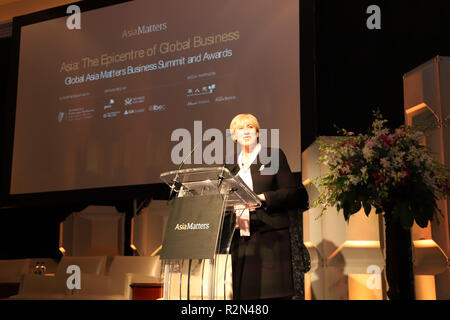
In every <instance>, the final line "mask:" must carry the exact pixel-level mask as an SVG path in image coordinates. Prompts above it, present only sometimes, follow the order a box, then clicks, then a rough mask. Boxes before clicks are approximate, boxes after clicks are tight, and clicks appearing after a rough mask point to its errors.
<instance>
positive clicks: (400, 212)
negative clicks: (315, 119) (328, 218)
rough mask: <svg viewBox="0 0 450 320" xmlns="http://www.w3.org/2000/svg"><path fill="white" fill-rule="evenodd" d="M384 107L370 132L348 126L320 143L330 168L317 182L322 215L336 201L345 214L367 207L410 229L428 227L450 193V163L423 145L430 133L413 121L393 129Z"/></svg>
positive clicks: (335, 203)
mask: <svg viewBox="0 0 450 320" xmlns="http://www.w3.org/2000/svg"><path fill="white" fill-rule="evenodd" d="M386 122H387V120H384V119H383V118H382V116H381V115H380V113H379V112H375V120H374V122H373V124H372V126H371V128H370V130H369V132H368V133H367V134H359V135H355V134H354V133H352V132H348V131H346V130H345V129H344V130H341V131H342V134H343V136H341V137H337V138H336V139H335V140H333V141H332V142H329V143H327V142H326V141H324V140H321V141H320V142H319V150H321V151H322V152H323V156H322V157H320V159H319V162H320V163H322V164H324V165H326V166H328V168H329V172H328V173H327V174H326V175H325V176H324V177H321V179H320V180H319V182H318V183H317V185H318V186H319V187H323V188H321V190H322V192H321V193H320V194H319V197H318V199H317V200H316V201H315V202H314V206H316V207H317V206H319V205H322V210H321V214H323V212H324V211H325V210H326V209H327V207H330V206H336V207H337V209H338V211H339V210H341V209H342V210H343V212H344V218H345V219H346V220H347V221H348V219H349V218H350V216H351V215H352V214H354V213H356V212H358V211H359V210H361V208H364V212H365V214H366V215H369V213H370V211H371V208H372V206H373V207H374V208H375V209H376V213H382V212H384V213H385V214H388V213H389V214H392V219H394V220H397V219H398V220H397V221H399V222H400V224H401V225H402V226H403V227H404V228H405V229H409V228H411V226H412V225H413V223H414V221H416V223H417V224H418V225H419V226H420V227H422V228H425V227H426V226H427V225H428V221H432V220H433V218H435V217H437V215H438V213H440V209H439V208H438V206H437V200H439V199H442V198H444V197H446V196H448V195H449V191H450V178H449V177H450V175H449V172H450V170H449V168H448V167H446V166H444V165H442V164H440V163H439V162H438V161H437V160H435V159H434V158H433V155H432V154H431V152H430V151H428V150H427V149H426V148H425V147H424V146H423V145H422V144H421V142H423V141H424V140H423V139H424V138H425V134H424V133H423V132H421V131H419V130H417V129H415V128H412V127H409V126H401V127H400V128H397V129H395V131H393V132H392V131H391V130H390V129H388V128H387V127H386Z"/></svg>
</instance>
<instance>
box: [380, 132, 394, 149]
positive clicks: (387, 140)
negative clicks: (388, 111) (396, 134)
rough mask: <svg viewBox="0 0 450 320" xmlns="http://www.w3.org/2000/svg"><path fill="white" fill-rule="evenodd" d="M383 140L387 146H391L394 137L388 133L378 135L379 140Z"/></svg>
mask: <svg viewBox="0 0 450 320" xmlns="http://www.w3.org/2000/svg"><path fill="white" fill-rule="evenodd" d="M380 140H381V141H383V144H384V146H385V147H390V146H392V144H393V143H392V138H391V137H390V136H388V135H385V134H382V135H381V136H379V137H378V141H380Z"/></svg>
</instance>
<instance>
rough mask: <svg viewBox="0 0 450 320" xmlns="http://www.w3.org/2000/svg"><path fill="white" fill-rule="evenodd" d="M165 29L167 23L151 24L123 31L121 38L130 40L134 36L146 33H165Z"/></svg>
mask: <svg viewBox="0 0 450 320" xmlns="http://www.w3.org/2000/svg"><path fill="white" fill-rule="evenodd" d="M166 29H167V23H166V22H163V23H159V24H151V25H142V26H138V27H136V28H133V29H129V30H123V31H122V38H130V37H134V36H140V35H143V34H147V33H152V32H158V31H165V30H166Z"/></svg>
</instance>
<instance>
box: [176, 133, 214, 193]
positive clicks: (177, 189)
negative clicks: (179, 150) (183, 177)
mask: <svg viewBox="0 0 450 320" xmlns="http://www.w3.org/2000/svg"><path fill="white" fill-rule="evenodd" d="M214 140H216V137H215V136H212V137H211V138H210V140H209V141H214ZM202 142H203V140H200V141H199V142H198V143H197V144H196V145H195V146H194V148H193V149H192V150H191V152H190V153H189V154H188V155H187V156H186V157H185V158H184V159H183V161H181V164H180V166H179V167H178V169H177V174H176V175H175V178H174V179H173V180H172V182H173V184H172V187H171V188H170V194H169V200H170V198H171V197H172V193H173V191H174V189H175V191H177V192H178V191H180V189H181V186H182V184H181V182H179V181H178V180H177V179H178V174H179V171H180V170H181V168H182V167H183V165H184V163H185V161H186V160H187V158H189V157H190V156H191V155H192V153H194V151H195V150H196V149H197V147H198V146H199V145H200V144H202ZM206 142H208V140H206Z"/></svg>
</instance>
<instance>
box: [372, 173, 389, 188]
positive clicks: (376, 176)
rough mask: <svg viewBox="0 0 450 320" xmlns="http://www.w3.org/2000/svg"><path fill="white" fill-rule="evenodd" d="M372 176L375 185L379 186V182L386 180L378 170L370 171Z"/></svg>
mask: <svg viewBox="0 0 450 320" xmlns="http://www.w3.org/2000/svg"><path fill="white" fill-rule="evenodd" d="M372 177H373V178H374V179H375V184H376V185H377V186H379V185H380V184H382V183H383V182H384V181H385V180H386V177H385V176H383V175H382V174H381V173H379V172H374V173H372Z"/></svg>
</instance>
